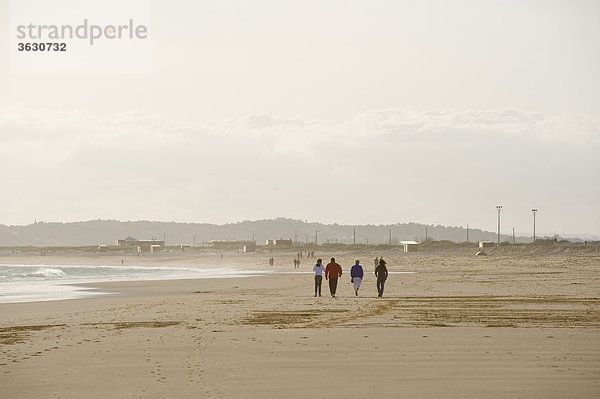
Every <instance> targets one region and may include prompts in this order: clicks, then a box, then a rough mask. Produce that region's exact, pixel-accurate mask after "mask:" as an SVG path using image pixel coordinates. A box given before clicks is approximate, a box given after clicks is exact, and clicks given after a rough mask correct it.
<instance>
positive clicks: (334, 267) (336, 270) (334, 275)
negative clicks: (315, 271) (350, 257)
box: [325, 258, 342, 298]
mask: <svg viewBox="0 0 600 399" xmlns="http://www.w3.org/2000/svg"><path fill="white" fill-rule="evenodd" d="M340 277H342V267H341V266H340V265H338V264H337V263H335V258H331V262H329V263H328V264H327V267H326V268H325V280H329V292H331V296H332V297H334V298H335V292H336V291H337V282H338V278H340Z"/></svg>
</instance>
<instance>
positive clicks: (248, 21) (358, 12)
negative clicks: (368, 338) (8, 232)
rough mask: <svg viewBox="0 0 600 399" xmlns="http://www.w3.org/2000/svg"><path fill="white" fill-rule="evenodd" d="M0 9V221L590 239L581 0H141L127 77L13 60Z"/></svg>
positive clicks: (598, 134)
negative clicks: (455, 230)
mask: <svg viewBox="0 0 600 399" xmlns="http://www.w3.org/2000/svg"><path fill="white" fill-rule="evenodd" d="M8 4H9V3H8V1H7V0H0V32H4V33H3V35H1V36H0V57H1V58H0V60H1V61H2V62H0V187H1V188H0V190H1V191H0V192H1V193H2V194H3V195H2V207H0V224H28V223H30V222H33V220H34V219H37V220H48V221H75V220H87V219H96V218H102V219H105V218H111V219H121V220H137V219H150V220H165V221H171V220H176V221H182V220H183V221H187V222H215V223H223V222H232V221H238V220H247V219H258V218H271V217H277V216H286V217H292V218H299V219H303V220H304V219H306V220H309V221H321V222H338V223H376V224H379V223H396V222H410V221H414V222H423V223H433V224H444V225H463V226H464V225H466V224H467V223H468V224H469V225H470V226H472V227H474V228H482V229H486V230H492V231H495V229H496V210H495V206H496V205H498V204H501V205H503V207H504V208H503V218H502V220H503V223H502V224H503V229H502V230H503V233H505V234H508V233H509V232H510V231H511V229H512V227H514V228H515V229H516V231H517V232H518V233H519V232H521V233H524V234H531V225H532V217H531V212H530V210H531V208H532V207H536V208H538V209H539V210H540V211H539V213H538V218H537V231H538V233H553V232H556V233H562V234H567V233H588V234H598V235H600V184H598V181H599V175H600V156H599V155H598V154H600V73H599V72H598V71H600V3H599V2H597V1H549V0H545V1H542V0H540V1H492V0H490V1H411V2H408V1H373V0H370V1H353V2H349V1H323V0H320V1H310V0H303V1H262V0H254V1H223V0H220V1H197V0H194V1H192V0H190V1H184V0H169V1H160V0H157V1H153V2H152V15H153V20H152V26H151V36H150V38H151V41H152V42H151V44H152V72H151V73H148V74H139V75H110V74H107V75H97V74H96V75H89V74H88V75H86V74H81V75H17V74H10V73H9V69H8V55H7V54H8V37H7V35H6V32H8V16H7V15H8V8H9V7H8ZM41 4H47V5H48V6H51V4H52V1H46V2H42V3H41ZM115 62H118V60H115Z"/></svg>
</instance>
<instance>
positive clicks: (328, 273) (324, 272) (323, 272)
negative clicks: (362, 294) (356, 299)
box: [313, 258, 388, 298]
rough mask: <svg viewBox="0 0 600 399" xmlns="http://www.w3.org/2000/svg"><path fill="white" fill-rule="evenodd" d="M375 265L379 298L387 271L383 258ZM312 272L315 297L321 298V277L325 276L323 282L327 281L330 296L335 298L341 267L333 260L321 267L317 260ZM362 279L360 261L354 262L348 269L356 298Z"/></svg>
mask: <svg viewBox="0 0 600 399" xmlns="http://www.w3.org/2000/svg"><path fill="white" fill-rule="evenodd" d="M376 263H377V264H376V267H375V277H376V278H377V292H378V296H380V297H381V296H383V288H384V286H385V281H386V280H387V277H388V271H387V267H386V266H385V264H386V263H385V261H384V260H383V258H382V259H377V262H376ZM313 271H314V272H315V296H317V295H319V296H321V284H322V282H323V276H325V280H328V281H329V292H330V293H331V296H332V297H334V298H335V293H336V291H337V283H338V279H339V278H340V277H342V267H341V266H340V265H339V264H338V263H336V261H335V258H331V262H329V263H328V264H327V266H323V260H322V259H317V263H316V264H315V266H314V267H313ZM363 277H364V270H363V268H362V266H361V265H360V261H359V260H356V261H355V262H354V265H353V266H352V268H351V269H350V279H351V281H352V283H353V284H354V295H356V296H358V290H359V289H360V284H361V283H362V280H363Z"/></svg>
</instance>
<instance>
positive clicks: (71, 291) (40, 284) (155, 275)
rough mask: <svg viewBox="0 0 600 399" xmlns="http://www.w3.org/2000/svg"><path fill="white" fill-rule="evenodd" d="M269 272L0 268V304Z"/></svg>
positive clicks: (122, 267) (28, 266) (121, 268)
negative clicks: (117, 284) (105, 285)
mask: <svg viewBox="0 0 600 399" xmlns="http://www.w3.org/2000/svg"><path fill="white" fill-rule="evenodd" d="M272 273H273V271H271V270H267V271H260V270H241V269H235V268H231V267H221V268H193V267H189V268H188V267H142V266H83V265H43V264H40V265H0V303H17V302H39V301H58V300H65V299H78V298H87V297H92V296H102V295H110V293H107V292H101V291H99V290H98V289H95V288H92V287H88V286H82V285H80V284H86V283H98V282H108V281H142V280H176V279H202V278H231V277H255V276H262V275H267V274H272Z"/></svg>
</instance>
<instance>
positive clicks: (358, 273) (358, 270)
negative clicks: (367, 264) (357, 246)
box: [350, 260, 364, 296]
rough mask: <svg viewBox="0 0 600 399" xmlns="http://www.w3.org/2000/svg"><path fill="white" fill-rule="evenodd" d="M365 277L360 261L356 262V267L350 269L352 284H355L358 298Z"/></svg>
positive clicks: (355, 292) (355, 293)
mask: <svg viewBox="0 0 600 399" xmlns="http://www.w3.org/2000/svg"><path fill="white" fill-rule="evenodd" d="M363 276H364V272H363V268H362V266H361V265H360V261H359V260H356V261H355V262H354V266H352V268H351V269H350V277H351V278H352V282H353V283H354V295H356V296H358V289H359V288H360V283H361V282H362V279H363Z"/></svg>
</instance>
